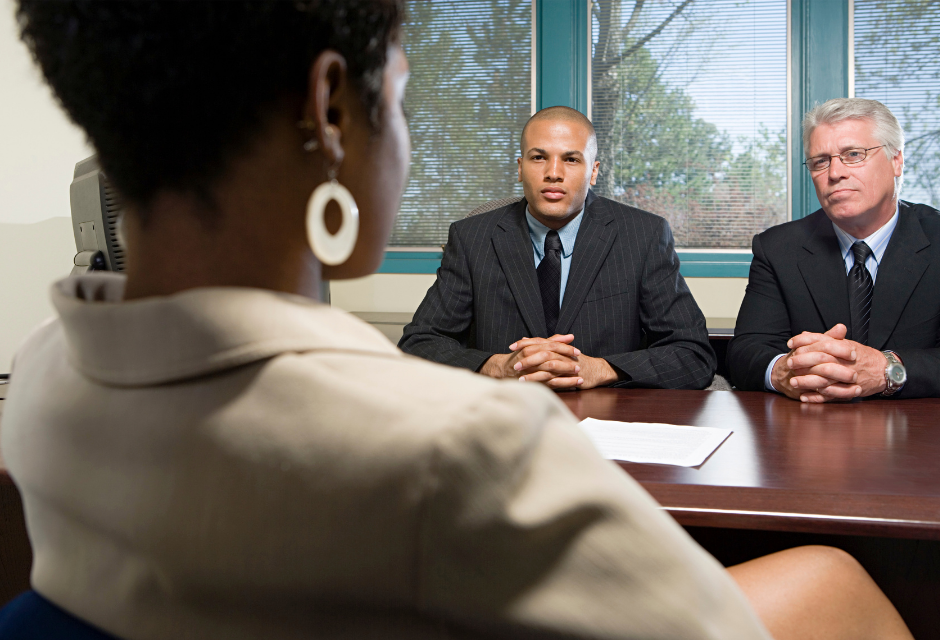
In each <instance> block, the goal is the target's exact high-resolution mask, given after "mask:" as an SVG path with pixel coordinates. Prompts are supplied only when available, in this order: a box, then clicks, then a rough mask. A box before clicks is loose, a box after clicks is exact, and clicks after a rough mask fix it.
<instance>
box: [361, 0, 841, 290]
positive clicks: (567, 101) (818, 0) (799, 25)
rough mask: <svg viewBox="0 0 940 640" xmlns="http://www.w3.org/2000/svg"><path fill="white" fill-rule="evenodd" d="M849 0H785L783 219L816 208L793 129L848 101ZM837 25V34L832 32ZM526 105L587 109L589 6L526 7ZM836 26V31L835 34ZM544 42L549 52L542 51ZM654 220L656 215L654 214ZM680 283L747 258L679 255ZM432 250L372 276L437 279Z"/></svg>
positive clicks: (402, 253)
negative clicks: (808, 116)
mask: <svg viewBox="0 0 940 640" xmlns="http://www.w3.org/2000/svg"><path fill="white" fill-rule="evenodd" d="M852 2H853V0H789V1H788V4H787V14H788V18H787V19H788V23H789V32H788V35H787V39H788V43H789V44H788V55H789V60H788V62H787V69H788V85H789V87H788V95H789V99H788V103H789V104H788V106H787V112H788V114H789V115H788V118H789V123H788V124H789V126H788V134H787V135H788V138H789V151H790V162H789V165H790V172H789V177H788V180H787V184H788V194H787V195H788V198H789V203H788V204H789V209H790V219H791V220H795V219H798V218H802V217H804V216H807V215H809V214H810V213H812V212H813V211H815V210H816V209H818V208H819V202H818V200H817V199H816V192H815V190H814V188H813V184H812V180H810V177H809V173H808V172H807V171H806V169H805V168H804V167H803V143H802V139H801V135H800V123H801V122H802V119H803V115H804V114H805V113H806V112H807V111H808V110H809V109H811V108H812V107H813V105H814V104H817V103H822V102H825V101H826V100H829V99H831V98H840V97H848V96H849V95H850V91H851V86H850V84H851V81H850V77H851V74H850V66H851V64H852V42H851V39H850V29H849V26H850V22H851V20H852ZM833 25H836V28H833ZM532 27H533V30H534V33H533V37H534V40H535V42H534V46H533V57H534V60H533V65H534V72H533V77H534V79H535V86H534V87H532V93H533V106H534V108H535V110H536V111H537V110H539V109H543V108H545V107H551V106H554V105H565V106H569V107H573V108H575V109H577V110H579V111H581V112H582V113H584V114H587V113H588V105H589V103H590V42H591V41H590V33H591V24H590V0H532ZM839 27H841V28H839ZM543 42H544V43H551V44H550V46H543ZM654 213H655V212H654ZM678 254H679V260H680V261H681V263H682V265H681V267H680V272H681V273H682V275H683V276H684V277H686V278H746V277H748V272H749V270H750V265H751V253H750V251H727V250H723V251H717V250H716V251H709V250H704V249H703V250H683V249H680V250H679V251H678ZM441 256H442V252H441V250H440V249H437V248H429V249H422V248H414V249H397V248H394V249H389V250H388V251H386V253H385V260H384V261H383V262H382V265H381V266H380V267H379V270H378V272H377V273H403V274H404V273H412V274H431V273H436V272H437V269H438V267H440V265H441Z"/></svg>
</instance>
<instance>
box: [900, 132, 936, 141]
mask: <svg viewBox="0 0 940 640" xmlns="http://www.w3.org/2000/svg"><path fill="white" fill-rule="evenodd" d="M938 134H940V129H937V130H936V131H928V132H927V133H924V134H921V135H919V136H917V137H916V138H911V139H910V140H905V141H904V143H905V144H911V143H912V142H917V141H918V140H920V139H921V138H929V137H931V136H935V135H938Z"/></svg>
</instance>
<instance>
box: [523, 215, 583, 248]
mask: <svg viewBox="0 0 940 640" xmlns="http://www.w3.org/2000/svg"><path fill="white" fill-rule="evenodd" d="M583 217H584V207H581V211H579V212H578V215H576V216H575V217H574V218H573V219H572V220H571V221H570V222H569V223H568V224H566V225H565V226H563V227H562V228H561V229H559V230H558V239H559V240H561V255H562V257H564V258H570V257H571V254H572V253H573V252H574V241H575V240H576V239H577V237H578V229H580V228H581V219H582V218H583ZM525 219H526V223H528V225H529V237H530V238H532V244H533V246H534V247H535V253H536V254H537V255H538V256H539V258H540V259H541V258H542V257H543V256H544V253H545V236H547V235H548V232H549V231H551V229H549V228H548V227H546V226H545V225H544V224H542V223H541V222H539V221H538V220H536V219H535V218H534V217H533V216H532V214H531V213H529V206H528V205H526V208H525Z"/></svg>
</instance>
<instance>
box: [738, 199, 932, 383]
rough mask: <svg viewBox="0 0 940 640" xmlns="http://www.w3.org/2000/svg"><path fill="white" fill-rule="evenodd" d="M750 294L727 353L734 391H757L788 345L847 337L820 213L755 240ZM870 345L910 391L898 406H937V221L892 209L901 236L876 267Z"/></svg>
mask: <svg viewBox="0 0 940 640" xmlns="http://www.w3.org/2000/svg"><path fill="white" fill-rule="evenodd" d="M753 250H754V260H753V262H751V273H750V277H749V280H748V284H747V293H746V294H745V296H744V302H743V303H742V305H741V311H740V312H739V313H738V322H737V326H736V327H735V329H734V339H732V340H731V344H729V345H728V368H729V370H730V373H731V382H732V383H733V384H734V385H735V386H736V387H738V388H739V389H744V390H752V391H758V390H761V391H762V390H763V389H764V373H765V372H766V370H767V365H768V364H770V361H771V360H772V359H773V358H774V356H776V355H778V354H781V353H786V352H787V351H788V349H787V340H789V339H790V338H791V337H793V336H795V335H796V334H798V333H802V332H803V331H813V332H818V333H822V332H825V331H828V330H829V329H831V328H832V327H833V325H835V324H837V323H839V322H841V323H843V324H844V325H845V326H846V327H848V328H849V337H850V338H851V337H852V334H851V330H852V326H851V322H850V314H849V292H848V278H847V277H846V274H845V262H844V261H843V259H842V254H841V251H840V249H839V241H838V239H837V238H836V234H835V231H833V230H832V223H831V222H830V221H829V218H827V217H826V214H825V213H824V212H823V210H822V209H820V210H819V211H816V212H815V213H813V214H812V215H810V216H808V217H806V218H803V219H802V220H794V221H793V222H787V223H785V224H782V225H779V226H776V227H773V228H771V229H768V230H767V231H765V232H764V233H761V234H758V235H756V236H754V244H753ZM868 331H869V340H868V345H869V346H870V347H874V348H875V349H879V350H882V351H884V350H891V351H895V352H896V353H897V354H898V355H899V356H900V357H901V360H902V361H903V362H904V366H905V367H906V368H907V375H908V381H907V384H906V385H904V388H903V389H902V390H901V391H899V392H898V393H897V394H896V395H895V396H893V397H897V398H919V397H926V396H940V348H938V347H940V215H938V212H937V210H936V209H933V208H932V207H928V206H927V205H923V204H910V203H908V202H903V201H902V202H901V203H900V204H899V214H898V226H897V227H896V228H895V230H894V233H893V234H892V236H891V240H890V242H889V243H888V246H887V248H886V249H885V253H884V256H883V257H882V260H881V263H880V264H879V265H878V277H877V279H876V280H875V290H874V294H873V297H872V303H871V319H870V321H869V329H868Z"/></svg>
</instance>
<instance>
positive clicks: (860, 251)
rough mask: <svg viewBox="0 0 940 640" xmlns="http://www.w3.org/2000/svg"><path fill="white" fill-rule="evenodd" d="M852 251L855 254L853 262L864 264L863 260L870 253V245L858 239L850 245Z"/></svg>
mask: <svg viewBox="0 0 940 640" xmlns="http://www.w3.org/2000/svg"><path fill="white" fill-rule="evenodd" d="M852 253H854V254H855V264H860V265H864V264H865V261H866V260H868V257H869V256H870V255H871V254H872V250H871V247H869V246H868V245H867V244H865V243H864V242H862V241H861V240H859V241H858V242H856V243H855V244H853V245H852Z"/></svg>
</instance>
